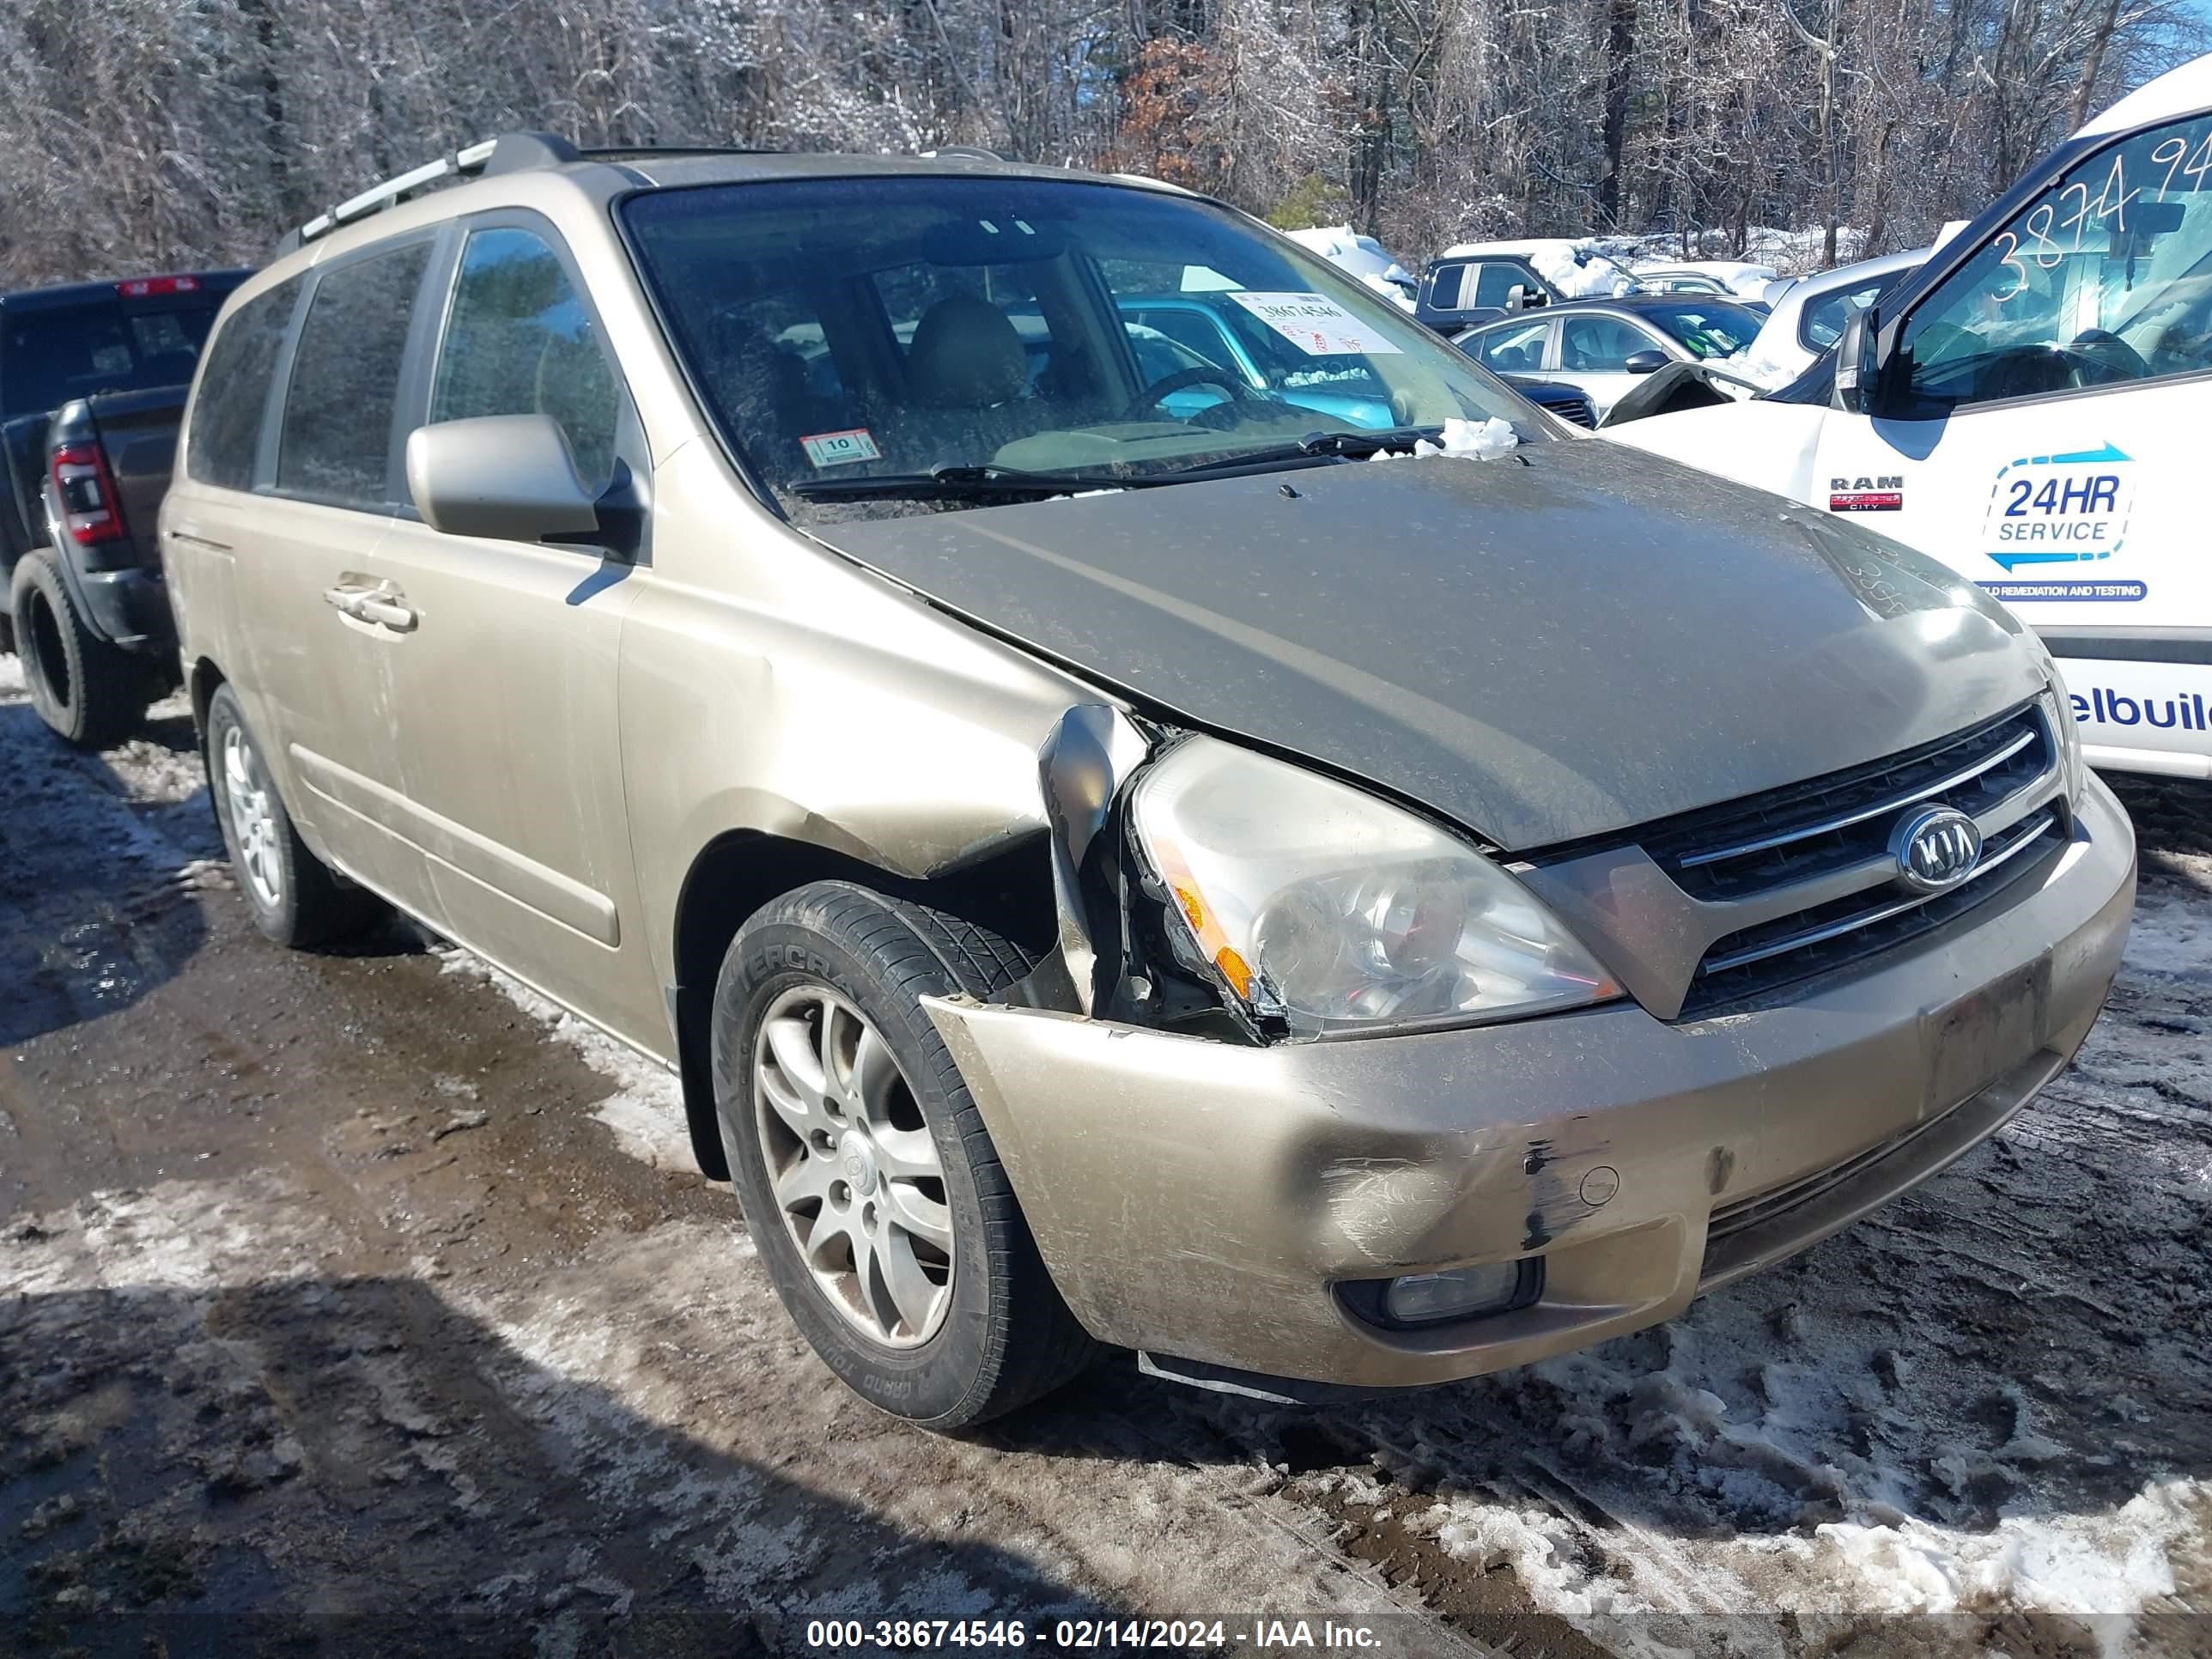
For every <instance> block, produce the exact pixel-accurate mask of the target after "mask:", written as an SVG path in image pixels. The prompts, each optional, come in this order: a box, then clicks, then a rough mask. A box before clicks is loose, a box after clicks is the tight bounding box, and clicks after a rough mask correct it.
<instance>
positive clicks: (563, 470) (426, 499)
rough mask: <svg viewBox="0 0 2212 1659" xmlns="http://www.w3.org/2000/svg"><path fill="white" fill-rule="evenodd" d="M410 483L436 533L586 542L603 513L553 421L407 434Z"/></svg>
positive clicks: (488, 418) (500, 419) (453, 426)
mask: <svg viewBox="0 0 2212 1659" xmlns="http://www.w3.org/2000/svg"><path fill="white" fill-rule="evenodd" d="M407 485H408V488H409V489H410V490H412V491H413V492H414V495H415V507H416V511H417V512H419V513H422V521H423V522H424V523H425V524H427V525H428V526H430V528H431V529H433V530H435V531H438V532H441V533H442V534H445V535H448V536H482V537H485V538H489V539H492V540H495V541H507V542H542V541H552V540H559V541H572V542H573V541H584V540H588V539H590V538H592V536H593V535H595V534H596V532H598V530H599V509H598V507H597V506H596V504H595V503H594V502H593V501H592V495H591V494H590V493H589V492H588V491H587V490H586V489H585V488H584V484H583V481H582V480H581V479H580V478H579V477H577V476H576V461H575V457H574V455H572V454H571V453H569V450H568V435H567V434H566V433H564V432H562V430H561V426H560V423H559V422H557V421H556V420H555V419H554V418H553V417H552V416H550V415H484V416H477V417H476V418H475V419H472V420H466V421H441V422H438V423H437V424H435V425H434V426H421V427H417V428H415V430H414V431H412V432H410V433H409V434H408V435H407Z"/></svg>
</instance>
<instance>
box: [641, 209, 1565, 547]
mask: <svg viewBox="0 0 2212 1659" xmlns="http://www.w3.org/2000/svg"><path fill="white" fill-rule="evenodd" d="M623 216H624V222H625V224H626V226H627V228H628V229H629V233H630V235H631V238H632V240H633V241H634V243H635V246H636V249H637V251H638V254H639V258H640V261H641V264H642V265H643V267H644V269H645V271H646V274H647V279H648V281H649V283H650V284H651V286H652V287H653V290H654V293H655V295H656V297H657V299H658V300H659V304H660V308H661V312H662V314H663V316H664V318H665V320H666V322H667V325H668V327H669V331H670V332H671V336H672V337H673V343H674V345H675V348H676V349H677V351H678V353H679V354H680V355H681V356H683V358H684V361H685V362H686V364H687V365H688V366H689V368H690V371H691V374H692V378H693V380H694V382H695V384H696V386H698V387H699V389H700V392H701V393H702V398H703V399H704V401H705V403H706V404H707V405H708V413H709V414H710V415H711V416H712V417H713V418H714V421H715V422H717V423H718V424H719V425H720V428H721V429H722V431H723V434H724V435H725V436H726V439H727V441H729V443H730V445H731V447H732V449H733V450H735V451H736V452H737V453H738V454H739V455H740V456H741V457H742V458H743V459H744V461H745V463H746V464H747V465H749V466H750V468H751V470H752V471H754V473H755V474H756V475H757V477H759V478H761V479H762V480H763V482H764V483H767V484H768V485H769V487H770V488H771V489H773V490H774V491H775V494H776V495H777V498H778V500H779V501H780V502H781V504H782V505H783V507H785V509H786V511H787V512H789V513H792V514H793V516H794V517H799V518H814V517H820V516H822V515H823V513H825V512H829V511H835V512H839V513H849V512H852V511H854V510H855V504H854V503H850V502H841V503H839V504H838V505H837V506H836V507H835V508H834V509H833V508H831V507H829V504H828V503H825V502H823V501H812V502H809V501H806V500H805V495H806V494H808V493H812V494H815V495H823V494H826V493H829V492H828V491H826V490H825V489H823V485H824V484H826V483H830V482H833V481H838V480H844V479H854V480H866V479H868V478H871V477H887V476H896V477H917V476H927V475H929V474H931V473H933V472H936V471H939V470H941V469H975V468H998V469H1006V470H1012V471H1020V472H1025V473H1048V474H1054V475H1058V476H1060V477H1069V476H1074V477H1085V478H1095V479H1097V482H1098V483H1101V484H1107V483H1114V482H1115V481H1117V480H1121V479H1131V480H1138V479H1157V478H1158V477H1163V476H1164V475H1166V474H1169V473H1171V472H1175V471H1177V470H1179V469H1183V468H1188V467H1191V466H1193V465H1197V464H1199V463H1201V462H1212V461H1217V460H1228V461H1232V462H1233V460H1234V459H1235V457H1236V456H1237V454H1238V453H1243V452H1249V453H1251V454H1253V455H1254V456H1255V457H1260V456H1261V455H1263V454H1267V455H1273V454H1274V453H1279V452H1281V451H1282V450H1284V448H1285V447H1286V446H1295V445H1296V444H1297V443H1298V442H1299V441H1300V440H1302V439H1303V438H1304V437H1306V436H1308V435H1312V434H1316V433H1347V434H1358V433H1362V432H1378V431H1383V430H1393V431H1395V430H1396V429H1399V428H1409V427H1419V428H1426V427H1437V426H1441V425H1442V424H1443V422H1445V421H1447V420H1472V421H1482V420H1486V419H1489V418H1491V417H1492V416H1504V418H1505V419H1507V420H1509V421H1514V422H1517V429H1518V430H1519V431H1520V433H1521V435H1522V438H1523V439H1524V440H1533V439H1538V438H1541V437H1544V436H1547V435H1548V429H1547V428H1546V427H1545V426H1544V425H1543V423H1542V422H1541V420H1540V418H1539V417H1537V416H1534V414H1533V413H1532V412H1531V410H1529V407H1528V405H1527V404H1524V403H1522V402H1521V401H1520V400H1519V399H1518V398H1516V396H1515V395H1514V394H1513V393H1511V392H1509V391H1507V390H1506V389H1505V388H1504V386H1503V385H1501V384H1500V383H1499V382H1498V381H1497V380H1493V379H1492V378H1491V377H1489V376H1488V375H1486V374H1483V373H1482V372H1481V371H1480V370H1479V369H1477V368H1475V367H1474V365H1473V364H1471V363H1469V362H1467V360H1466V359H1465V358H1463V357H1462V356H1460V354H1459V353H1457V352H1455V351H1454V350H1453V349H1451V348H1450V347H1449V346H1448V345H1446V344H1445V343H1443V341H1441V340H1439V339H1438V338H1437V337H1435V336H1434V335H1433V334H1431V333H1430V332H1429V331H1427V330H1426V329H1424V328H1422V327H1420V326H1419V325H1416V324H1415V323H1413V321H1412V320H1411V319H1408V318H1407V316H1406V315H1405V313H1403V312H1402V311H1401V310H1400V309H1399V308H1398V307H1395V306H1394V305H1392V304H1391V303H1390V302H1389V301H1387V300H1384V299H1383V298H1382V297H1381V296H1379V295H1374V294H1371V293H1370V292H1369V291H1368V290H1367V289H1364V287H1362V286H1360V285H1359V284H1358V283H1352V282H1350V281H1348V280H1346V278H1344V277H1343V276H1341V275H1340V273H1338V272H1337V271H1336V270H1334V269H1333V268H1332V267H1330V266H1329V265H1328V264H1327V263H1326V262H1324V261H1322V260H1320V259H1318V258H1313V257H1311V256H1310V255H1308V254H1306V253H1304V252H1303V251H1301V250H1300V249H1298V248H1297V247H1295V246H1291V245H1288V244H1285V242H1283V241H1281V240H1278V239H1276V238H1274V237H1272V236H1269V235H1267V234H1266V233H1264V232H1262V231H1261V230H1258V229H1256V228H1254V227H1252V226H1250V225H1249V224H1248V223H1246V222H1243V221H1242V220H1241V219H1239V218H1238V217H1237V216H1235V215H1234V214H1231V213H1230V212H1228V211H1226V210H1224V209H1220V208H1218V207H1215V206H1213V205H1212V204H1207V203H1204V202H1199V201H1194V200H1191V199H1188V198H1186V197H1177V196H1170V195H1166V194H1164V193H1162V192H1159V191H1150V190H1140V189H1134V188H1130V187H1127V186H1121V185H1105V184H1089V183H1082V182H1076V181H1062V180H1056V179H1021V178H1011V177H1009V178H934V177H927V176H914V175H907V176H894V177H882V178H860V179H791V180H774V181H768V182H763V183H757V184H740V185H713V186H707V187H702V188H696V189H690V190H680V191H677V190H671V191H658V192H655V193H653V194H649V195H641V196H639V197H634V198H632V199H631V200H630V201H629V203H628V204H626V205H625V206H624V208H623ZM1285 464H1289V463H1288V462H1285ZM1201 476H1203V475H1201ZM841 487H842V486H841ZM942 504H943V502H942V501H941V500H932V501H927V502H926V503H925V502H924V501H893V502H891V503H890V505H889V507H888V508H887V507H886V506H885V504H884V502H880V501H874V502H870V503H867V504H866V508H867V510H872V511H875V512H881V511H884V510H891V511H906V512H912V511H917V510H922V508H923V507H924V506H925V505H927V506H929V507H936V506H939V505H942Z"/></svg>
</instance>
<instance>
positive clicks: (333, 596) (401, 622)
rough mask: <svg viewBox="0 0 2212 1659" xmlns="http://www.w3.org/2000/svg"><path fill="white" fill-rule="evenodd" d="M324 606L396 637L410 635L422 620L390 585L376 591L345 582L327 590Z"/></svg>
mask: <svg viewBox="0 0 2212 1659" xmlns="http://www.w3.org/2000/svg"><path fill="white" fill-rule="evenodd" d="M323 603H324V604H325V605H329V606H331V608H332V609H333V610H335V611H337V613H338V614H339V615H340V616H343V617H352V618H353V619H354V620H355V621H356V622H365V623H374V624H375V625H376V626H377V627H379V628H388V629H392V632H393V633H395V634H404V633H406V632H408V631H409V630H410V629H412V628H413V627H414V626H415V624H416V623H417V622H419V621H420V620H421V618H420V617H417V616H416V613H415V611H414V609H413V607H411V606H410V605H409V604H408V603H407V599H406V596H405V595H404V594H403V593H401V592H399V590H398V588H396V587H394V586H392V584H391V583H390V582H380V583H378V584H377V585H376V586H374V587H363V586H356V585H355V584H353V583H350V582H341V583H340V584H339V585H338V586H336V587H326V588H325V589H324V590H323Z"/></svg>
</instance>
